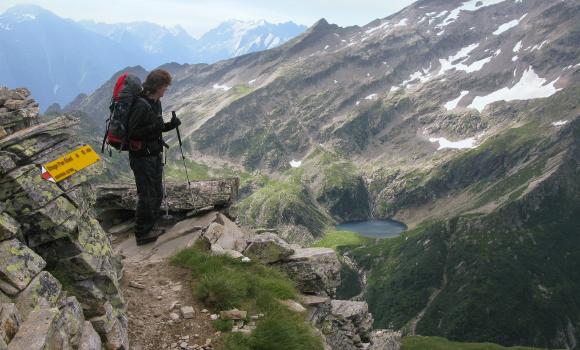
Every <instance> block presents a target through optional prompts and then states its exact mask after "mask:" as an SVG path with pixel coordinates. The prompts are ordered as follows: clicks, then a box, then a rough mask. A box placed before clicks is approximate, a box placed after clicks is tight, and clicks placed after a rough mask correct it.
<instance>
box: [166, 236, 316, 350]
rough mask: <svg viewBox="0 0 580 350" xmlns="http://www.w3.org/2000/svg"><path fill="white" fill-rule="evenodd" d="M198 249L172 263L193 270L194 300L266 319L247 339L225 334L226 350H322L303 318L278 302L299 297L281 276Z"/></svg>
mask: <svg viewBox="0 0 580 350" xmlns="http://www.w3.org/2000/svg"><path fill="white" fill-rule="evenodd" d="M200 246H201V245H197V246H196V247H194V248H191V249H187V250H184V251H181V252H180V253H178V254H177V255H175V256H174V257H173V259H172V262H173V263H174V264H176V265H179V266H182V267H186V268H189V269H191V271H192V273H193V276H194V278H195V279H196V280H197V283H196V284H195V287H194V292H195V295H196V296H197V298H198V299H199V300H200V301H202V302H203V303H204V305H206V306H207V307H208V308H210V309H212V310H213V311H216V312H217V311H220V310H226V309H230V308H234V307H235V308H238V309H242V310H246V311H248V313H249V315H252V314H258V313H263V314H264V315H265V317H264V319H263V320H260V321H258V323H257V328H256V329H255V330H254V331H253V332H252V334H251V335H250V336H245V335H242V334H239V333H226V334H225V335H224V339H223V340H224V349H227V350H254V349H255V350H261V349H280V350H294V349H304V350H310V349H312V350H319V349H322V342H321V339H320V338H318V337H317V336H316V335H315V333H314V330H313V328H312V326H310V325H309V324H308V323H307V321H306V320H305V318H304V316H303V315H300V314H298V313H295V312H293V311H290V310H289V309H288V308H287V307H285V306H283V305H281V304H280V303H279V302H278V300H284V299H295V298H296V297H297V292H296V289H295V287H294V285H293V283H292V282H291V281H290V280H289V279H288V278H287V277H286V276H285V275H284V274H283V273H282V272H281V271H279V270H277V269H275V268H272V267H267V266H265V265H263V264H261V263H258V262H249V263H243V262H241V261H240V260H235V259H232V258H229V257H225V256H212V255H210V253H209V252H206V251H203V248H201V247H200ZM214 325H215V326H216V328H217V329H218V330H221V331H228V330H229V329H231V326H232V324H231V322H227V321H218V322H216V323H215V324H214Z"/></svg>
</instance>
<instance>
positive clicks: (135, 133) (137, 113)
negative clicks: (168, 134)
mask: <svg viewBox="0 0 580 350" xmlns="http://www.w3.org/2000/svg"><path fill="white" fill-rule="evenodd" d="M147 112H148V109H147V107H146V106H144V105H143V104H141V103H138V104H137V105H136V106H135V108H134V109H133V111H132V112H131V115H129V131H130V135H131V137H130V138H134V139H137V140H139V139H143V138H145V137H147V136H149V135H151V134H153V133H159V132H160V131H161V130H163V127H164V125H163V122H160V123H155V124H149V125H145V126H143V125H140V122H141V120H143V115H144V114H145V113H147Z"/></svg>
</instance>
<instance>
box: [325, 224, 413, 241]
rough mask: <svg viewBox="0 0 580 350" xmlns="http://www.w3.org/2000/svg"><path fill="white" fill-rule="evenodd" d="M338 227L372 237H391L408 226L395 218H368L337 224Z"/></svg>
mask: <svg viewBox="0 0 580 350" xmlns="http://www.w3.org/2000/svg"><path fill="white" fill-rule="evenodd" d="M336 229H337V230H338V231H354V232H357V233H359V234H361V235H362V236H365V237H371V238H390V237H397V236H399V235H400V234H401V233H403V232H404V231H405V230H406V229H407V226H405V224H403V223H402V222H398V221H394V220H368V221H353V222H345V223H344V224H340V225H338V226H336Z"/></svg>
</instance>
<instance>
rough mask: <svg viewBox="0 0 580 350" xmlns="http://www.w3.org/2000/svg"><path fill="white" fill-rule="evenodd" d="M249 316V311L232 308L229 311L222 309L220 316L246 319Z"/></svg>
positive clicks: (228, 318) (225, 318)
mask: <svg viewBox="0 0 580 350" xmlns="http://www.w3.org/2000/svg"><path fill="white" fill-rule="evenodd" d="M246 317H248V312H247V311H241V310H238V309H232V310H227V311H220V318H221V319H222V320H245V319H246Z"/></svg>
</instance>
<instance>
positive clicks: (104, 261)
mask: <svg viewBox="0 0 580 350" xmlns="http://www.w3.org/2000/svg"><path fill="white" fill-rule="evenodd" d="M29 95H30V92H29V91H28V90H26V89H16V90H8V89H6V88H2V87H0V303H1V304H0V305H1V307H2V308H1V310H0V348H1V349H6V348H8V349H26V350H30V349H95V350H96V349H101V347H102V346H105V347H107V348H108V349H119V350H120V349H124V350H128V349H129V344H128V336H127V318H126V316H125V311H124V300H123V297H122V295H121V292H120V288H119V282H118V280H119V273H120V260H119V259H118V258H117V257H116V256H115V254H114V253H113V249H112V248H111V243H110V237H109V235H108V234H107V233H106V232H105V231H104V230H103V228H102V227H101V225H100V224H99V222H98V221H97V220H96V219H95V218H94V217H93V214H92V210H91V208H92V206H93V205H94V203H95V192H94V190H93V189H92V188H91V186H90V184H89V183H88V181H87V179H88V176H90V175H92V174H96V172H97V169H98V168H97V167H94V166H91V167H88V168H86V169H85V170H83V172H82V173H80V174H78V175H75V176H72V177H70V178H68V179H65V180H63V181H61V182H59V183H58V185H57V184H55V183H52V182H49V181H46V180H43V179H42V178H41V176H40V170H39V167H38V165H40V164H44V163H46V162H48V161H51V160H54V159H57V158H58V157H60V156H62V155H63V154H66V153H67V152H70V151H72V150H73V149H74V148H76V147H78V146H80V145H81V143H79V142H78V141H76V140H75V138H74V137H73V136H72V131H71V129H70V127H71V126H74V125H75V124H76V123H77V122H78V121H77V120H76V119H74V118H72V117H68V116H60V117H58V116H57V117H54V118H53V119H51V120H50V121H48V122H46V123H39V120H38V105H37V104H36V103H35V102H34V100H30V99H27V98H28V96H29ZM67 292H72V293H73V294H74V295H75V296H76V297H73V298H67ZM77 298H78V299H77ZM99 317H106V318H107V322H108V324H110V325H111V326H110V327H109V326H107V327H104V328H101V329H99V330H100V331H101V332H100V333H101V334H100V336H97V337H96V338H95V334H96V333H95V330H94V329H93V328H92V326H91V327H88V326H87V324H86V323H85V319H89V318H90V319H98V318H99ZM97 338H99V339H97ZM101 339H102V340H103V342H102V343H101ZM83 341H85V342H86V344H83Z"/></svg>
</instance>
